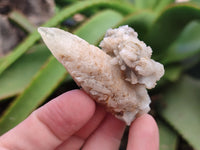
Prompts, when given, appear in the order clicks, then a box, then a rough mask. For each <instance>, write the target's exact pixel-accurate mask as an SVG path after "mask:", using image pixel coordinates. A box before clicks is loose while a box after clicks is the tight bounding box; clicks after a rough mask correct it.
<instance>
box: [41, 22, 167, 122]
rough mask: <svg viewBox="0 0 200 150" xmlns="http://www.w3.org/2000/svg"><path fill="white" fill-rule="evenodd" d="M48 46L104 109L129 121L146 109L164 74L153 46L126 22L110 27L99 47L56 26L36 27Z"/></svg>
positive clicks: (148, 108) (76, 80)
mask: <svg viewBox="0 0 200 150" xmlns="http://www.w3.org/2000/svg"><path fill="white" fill-rule="evenodd" d="M38 31H39V33H40V34H41V36H42V38H43V40H44V42H45V43H46V45H47V47H48V48H49V49H50V51H51V52H52V54H53V55H54V56H55V57H56V58H57V59H58V61H60V62H61V63H62V64H63V65H64V66H65V68H66V69H67V71H68V72H69V73H70V74H71V76H72V77H73V79H74V80H75V82H76V83H77V84H78V85H79V86H81V87H82V88H83V89H84V91H85V92H87V93H88V94H89V95H90V96H91V97H92V98H93V99H94V100H95V101H96V102H97V103H100V104H102V105H104V106H105V108H106V109H107V111H109V112H111V113H112V114H113V115H114V116H115V117H117V118H119V119H121V120H123V121H125V122H126V124H127V125H130V124H131V122H132V121H133V120H134V119H135V117H137V116H140V115H141V114H144V113H148V111H149V110H150V107H149V104H150V97H149V95H148V93H147V90H146V88H148V89H151V88H153V87H154V86H155V85H156V81H158V80H159V79H160V78H161V77H162V76H163V74H164V67H163V65H162V64H160V63H158V62H155V61H154V60H152V59H151V54H152V50H151V48H150V47H148V46H146V44H145V43H144V42H142V41H140V40H139V39H138V38H137V33H136V32H135V31H134V30H133V29H132V28H130V27H128V26H121V27H119V28H117V29H109V30H108V31H107V33H106V35H105V37H104V39H103V41H102V42H101V43H100V47H101V48H102V49H100V48H98V47H96V46H93V45H90V44H89V43H88V42H86V41H85V40H83V39H81V38H79V37H78V36H76V35H73V34H71V33H69V32H65V31H63V30H60V29H57V28H45V27H40V28H39V29H38Z"/></svg>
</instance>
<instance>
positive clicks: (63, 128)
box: [0, 90, 95, 150]
mask: <svg viewBox="0 0 200 150" xmlns="http://www.w3.org/2000/svg"><path fill="white" fill-rule="evenodd" d="M94 112H95V103H94V102H93V100H92V99H91V98H90V97H89V96H88V95H86V94H85V93H84V92H82V91H80V90H74V91H70V92H67V93H65V94H63V95H61V96H59V97H57V98H55V99H54V100H52V101H50V102H49V103H47V104H46V105H44V106H43V107H41V108H40V109H38V110H36V111H35V112H33V113H32V114H31V115H30V116H29V117H28V118H27V119H26V120H24V121H23V122H22V123H20V124H19V125H18V126H16V127H15V128H13V129H12V130H10V131H9V132H7V133H6V134H4V135H3V136H1V137H0V147H3V148H7V149H28V150H35V149H43V150H51V149H55V148H56V147H57V146H58V145H60V144H61V143H62V142H63V141H64V140H66V139H68V138H69V137H70V136H71V135H72V134H74V133H75V132H77V131H78V130H79V129H80V128H81V127H83V126H84V125H85V124H86V123H87V122H88V120H89V119H90V118H91V117H92V116H93V114H94Z"/></svg>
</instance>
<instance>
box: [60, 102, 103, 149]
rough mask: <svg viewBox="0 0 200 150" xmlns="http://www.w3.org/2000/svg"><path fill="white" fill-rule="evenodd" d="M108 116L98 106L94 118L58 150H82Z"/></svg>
mask: <svg viewBox="0 0 200 150" xmlns="http://www.w3.org/2000/svg"><path fill="white" fill-rule="evenodd" d="M105 115H106V112H105V110H104V108H103V107H101V106H99V105H97V106H96V110H95V114H94V115H93V117H92V118H91V119H90V120H89V121H88V122H87V124H86V125H84V126H83V127H82V128H81V129H80V130H79V131H78V132H76V133H75V134H74V135H73V136H72V137H70V138H69V139H68V140H66V141H65V142H63V144H62V145H60V146H59V147H58V148H57V150H78V149H80V148H81V147H82V146H83V144H84V142H85V140H86V139H87V138H88V137H89V136H90V135H91V134H92V133H93V131H95V130H96V128H97V127H98V126H99V124H100V123H101V122H102V120H103V119H104V117H105Z"/></svg>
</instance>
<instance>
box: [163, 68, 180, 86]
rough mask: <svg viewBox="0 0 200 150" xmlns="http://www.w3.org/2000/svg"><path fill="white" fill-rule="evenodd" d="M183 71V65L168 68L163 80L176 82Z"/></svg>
mask: <svg viewBox="0 0 200 150" xmlns="http://www.w3.org/2000/svg"><path fill="white" fill-rule="evenodd" d="M182 71H183V66H181V65H170V66H166V67H165V74H164V77H163V78H164V79H167V80H169V81H172V82H174V81H176V80H178V79H179V77H180V75H181V72H182ZM161 80H162V79H161Z"/></svg>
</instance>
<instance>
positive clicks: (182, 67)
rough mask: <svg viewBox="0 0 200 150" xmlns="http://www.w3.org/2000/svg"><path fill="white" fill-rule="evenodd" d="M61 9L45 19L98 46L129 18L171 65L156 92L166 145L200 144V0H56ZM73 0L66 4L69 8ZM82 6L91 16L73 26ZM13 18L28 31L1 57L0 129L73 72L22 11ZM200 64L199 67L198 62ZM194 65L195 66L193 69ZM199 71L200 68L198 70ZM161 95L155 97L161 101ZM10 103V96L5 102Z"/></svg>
mask: <svg viewBox="0 0 200 150" xmlns="http://www.w3.org/2000/svg"><path fill="white" fill-rule="evenodd" d="M56 5H57V6H56V9H57V13H56V15H55V16H54V17H53V18H51V19H50V20H49V21H48V22H47V23H45V24H44V25H43V26H49V27H51V26H57V27H59V28H64V29H67V30H68V31H70V32H72V33H74V34H76V35H78V36H80V37H81V38H83V39H85V40H86V41H88V42H89V43H91V44H94V45H98V43H99V41H100V40H101V39H102V37H103V36H104V34H105V32H106V30H107V29H108V28H114V27H118V26H120V25H125V24H128V25H129V26H131V27H133V28H134V29H135V30H136V31H137V32H138V34H139V38H140V39H141V40H143V41H144V42H145V43H147V44H148V45H149V46H151V47H152V49H153V58H154V59H156V60H159V61H160V62H162V63H163V64H164V65H165V70H166V73H165V76H164V77H163V78H162V79H161V80H160V81H159V82H158V85H157V87H156V88H155V89H153V90H151V91H149V92H150V95H151V97H152V108H153V109H152V114H153V115H154V116H155V118H156V119H157V120H158V125H159V129H160V149H161V150H176V149H177V148H178V145H179V144H181V143H179V139H180V138H183V139H184V140H185V141H186V142H187V143H188V144H189V145H190V146H191V147H193V148H194V149H195V150H200V143H199V138H200V109H199V106H200V94H199V90H200V79H199V77H200V3H199V2H198V0H194V1H191V2H189V3H175V2H174V1H173V0H163V1H158V0H115V1H112V0H110V1H109V0H97V1H89V0H88V1H87V0H86V1H78V0H76V1H72V0H62V1H56ZM64 5H66V7H63V6H64ZM77 13H81V14H82V15H85V16H86V19H85V21H83V22H81V23H79V24H77V25H74V26H73V27H70V26H69V27H67V28H66V26H64V25H63V24H62V22H64V21H65V20H66V19H68V18H70V17H72V16H73V15H75V14H77ZM10 19H11V20H12V21H13V22H15V23H16V24H17V25H18V26H20V27H21V28H23V29H24V30H25V31H27V32H29V35H28V36H27V38H26V39H25V40H24V41H23V42H22V43H20V44H19V45H18V46H17V47H16V48H15V49H14V50H13V52H11V53H10V54H9V55H7V56H5V57H3V58H0V108H1V109H0V110H3V113H1V116H0V134H3V133H5V132H6V131H8V130H9V129H11V128H12V127H14V126H15V125H17V124H18V123H19V122H21V121H22V120H24V119H25V118H26V117H27V116H28V115H29V114H30V113H31V112H32V111H33V110H34V109H36V108H37V107H39V106H40V105H41V104H43V103H45V102H46V101H48V100H49V97H50V96H52V95H56V92H57V91H59V88H60V86H61V84H62V85H63V84H64V85H66V86H69V85H68V84H70V82H69V81H71V80H72V79H71V78H70V77H69V75H68V74H67V72H66V70H65V69H64V68H63V67H62V65H61V64H60V63H58V62H57V60H56V59H55V58H54V57H53V56H52V55H51V54H50V53H49V51H48V49H47V48H46V46H44V45H43V44H41V43H43V42H41V41H39V40H40V36H39V34H38V33H37V31H36V30H35V29H34V27H33V26H31V24H30V26H27V24H24V21H25V22H27V20H26V18H24V16H21V15H20V14H18V13H17V12H13V13H11V15H10ZM194 66H195V67H194ZM191 70H192V72H191ZM194 72H195V73H194ZM154 99H155V100H154ZM4 103H10V105H9V106H7V107H5V108H4V107H3V106H5V105H3V104H4Z"/></svg>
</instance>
